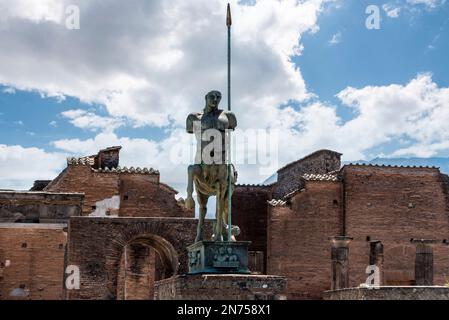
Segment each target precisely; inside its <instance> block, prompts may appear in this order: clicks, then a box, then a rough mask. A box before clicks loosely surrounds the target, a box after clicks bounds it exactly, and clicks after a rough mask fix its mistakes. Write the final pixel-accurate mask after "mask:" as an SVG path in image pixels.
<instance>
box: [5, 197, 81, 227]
mask: <svg viewBox="0 0 449 320" xmlns="http://www.w3.org/2000/svg"><path fill="white" fill-rule="evenodd" d="M83 199H84V195H83V194H73V193H56V194H55V193H48V192H25V191H0V223H1V222H11V223H14V222H19V223H39V222H40V223H66V222H67V221H68V219H69V218H70V217H71V216H79V215H81V206H82V203H83Z"/></svg>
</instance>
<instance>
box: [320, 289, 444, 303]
mask: <svg viewBox="0 0 449 320" xmlns="http://www.w3.org/2000/svg"><path fill="white" fill-rule="evenodd" d="M323 299H324V300H449V287H442V286H385V287H379V288H346V289H340V290H334V291H326V292H324V294H323Z"/></svg>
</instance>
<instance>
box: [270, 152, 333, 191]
mask: <svg viewBox="0 0 449 320" xmlns="http://www.w3.org/2000/svg"><path fill="white" fill-rule="evenodd" d="M340 157H341V154H340V153H338V152H335V151H331V150H319V151H316V152H314V153H312V154H310V155H308V156H306V157H304V158H302V159H300V160H298V161H295V162H292V163H290V164H288V165H286V166H284V167H283V168H281V169H279V170H278V172H277V174H278V178H277V182H278V183H277V184H276V188H275V190H274V194H273V196H274V197H275V198H278V199H279V198H282V197H283V196H284V195H286V194H287V193H289V192H291V191H294V190H296V189H297V188H298V186H299V185H300V182H301V181H300V178H301V176H302V175H303V174H305V173H316V174H318V173H321V174H322V173H328V172H331V171H336V170H340V165H341V163H340Z"/></svg>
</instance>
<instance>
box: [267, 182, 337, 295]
mask: <svg viewBox="0 0 449 320" xmlns="http://www.w3.org/2000/svg"><path fill="white" fill-rule="evenodd" d="M341 188H342V184H341V182H340V181H338V180H336V181H329V180H311V181H306V182H305V188H304V189H303V190H302V191H298V192H296V193H294V194H292V195H291V198H290V199H285V201H272V202H270V203H271V205H270V207H269V211H268V212H269V213H268V234H267V237H268V248H267V251H268V257H267V258H268V259H267V267H268V268H267V272H268V274H277V275H281V276H285V277H286V278H287V281H288V286H287V296H288V298H289V299H319V298H321V294H322V292H323V291H325V290H329V289H330V266H331V260H330V255H331V252H330V245H329V241H328V237H329V236H330V235H339V234H341V230H342V212H341V205H340V204H341V192H342V189H341Z"/></svg>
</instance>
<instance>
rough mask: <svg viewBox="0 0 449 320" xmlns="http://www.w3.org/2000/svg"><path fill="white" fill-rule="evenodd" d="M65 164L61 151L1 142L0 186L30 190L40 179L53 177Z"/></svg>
mask: <svg viewBox="0 0 449 320" xmlns="http://www.w3.org/2000/svg"><path fill="white" fill-rule="evenodd" d="M64 165H65V156H64V155H63V154H61V153H48V152H45V151H44V150H42V149H38V148H24V147H22V146H7V145H4V144H0V188H5V189H8V188H10V189H22V190H28V189H29V188H31V187H32V186H33V182H34V181H35V180H39V179H43V180H45V179H52V178H54V177H56V175H57V174H58V173H59V171H60V170H61V169H62V168H63V166H64Z"/></svg>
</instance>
